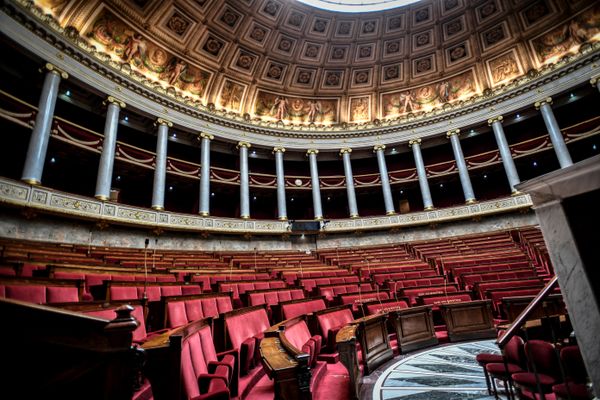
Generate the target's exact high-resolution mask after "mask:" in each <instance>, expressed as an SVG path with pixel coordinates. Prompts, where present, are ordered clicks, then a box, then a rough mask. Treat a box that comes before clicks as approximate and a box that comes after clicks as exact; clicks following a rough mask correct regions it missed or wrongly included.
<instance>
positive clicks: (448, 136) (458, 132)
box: [446, 128, 460, 139]
mask: <svg viewBox="0 0 600 400" xmlns="http://www.w3.org/2000/svg"><path fill="white" fill-rule="evenodd" d="M455 135H456V136H458V135H460V129H458V128H457V129H452V130H451V131H448V132H446V137H447V138H448V139H450V138H451V137H452V136H455Z"/></svg>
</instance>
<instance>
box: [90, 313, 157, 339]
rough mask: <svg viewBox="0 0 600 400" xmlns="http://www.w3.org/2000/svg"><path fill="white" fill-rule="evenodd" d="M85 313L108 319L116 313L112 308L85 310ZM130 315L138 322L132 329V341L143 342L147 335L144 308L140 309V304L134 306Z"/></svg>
mask: <svg viewBox="0 0 600 400" xmlns="http://www.w3.org/2000/svg"><path fill="white" fill-rule="evenodd" d="M85 314H86V315H91V316H94V317H98V318H103V319H108V320H112V319H115V317H116V313H115V310H114V309H106V310H98V311H87V312H85ZM131 315H132V316H133V317H135V319H137V320H138V322H139V323H140V324H139V326H138V327H137V328H136V330H135V331H133V341H134V342H135V343H138V344H139V343H143V342H145V341H146V339H147V337H148V336H147V332H146V322H145V318H144V310H143V309H142V307H141V306H134V307H133V311H132V312H131Z"/></svg>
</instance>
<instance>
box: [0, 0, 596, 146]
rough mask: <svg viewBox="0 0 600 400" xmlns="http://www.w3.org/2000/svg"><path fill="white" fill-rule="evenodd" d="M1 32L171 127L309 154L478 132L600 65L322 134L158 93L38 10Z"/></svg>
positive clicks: (0, 20) (584, 49)
mask: <svg viewBox="0 0 600 400" xmlns="http://www.w3.org/2000/svg"><path fill="white" fill-rule="evenodd" d="M0 31H2V32H3V33H4V34H5V35H7V36H8V37H11V38H12V39H13V40H15V41H17V42H19V43H28V49H29V50H30V51H32V52H33V53H34V54H36V55H38V56H40V57H42V58H43V59H45V60H48V62H51V63H53V64H54V65H57V66H58V67H59V68H61V69H62V70H64V71H65V72H67V73H69V74H71V75H75V76H76V77H77V79H78V80H81V81H82V82H84V83H85V84H89V85H92V86H93V87H96V88H102V90H103V91H106V92H107V94H108V95H111V94H112V92H116V93H118V95H119V97H120V98H123V99H124V100H125V101H127V102H129V103H130V104H136V108H139V109H140V110H141V111H142V112H147V113H151V114H153V115H156V116H157V117H161V116H162V117H167V115H166V114H168V118H169V119H170V120H173V121H176V123H177V124H178V125H180V126H182V127H183V128H186V129H190V130H194V129H198V128H197V127H198V125H206V126H203V130H207V131H209V132H211V133H213V134H215V135H217V136H219V137H222V138H224V139H227V140H239V137H240V132H244V133H245V134H247V139H248V140H251V141H252V142H253V143H255V144H257V145H264V146H268V147H272V146H274V145H276V144H277V141H278V140H280V139H279V138H282V137H283V138H286V142H285V143H283V145H285V147H286V148H288V149H303V148H306V147H305V143H306V140H307V139H318V140H319V147H320V148H321V149H323V150H333V151H337V150H338V149H339V140H340V139H341V138H344V139H347V143H348V145H351V146H352V147H353V148H366V147H370V145H371V143H372V138H373V136H380V137H381V141H383V142H385V143H387V144H392V143H394V144H395V143H400V142H404V141H407V140H408V139H409V137H412V138H414V137H415V136H417V137H421V138H425V137H430V136H438V135H440V133H441V132H444V131H445V129H444V126H446V127H447V125H448V122H449V121H452V122H453V124H455V126H467V125H471V124H473V123H478V122H481V121H485V120H486V119H487V115H485V114H487V113H488V110H489V108H490V107H491V106H493V107H494V108H495V109H496V111H497V112H499V113H501V114H509V113H511V112H512V111H514V110H517V109H520V108H523V107H526V106H529V105H531V104H532V103H533V102H534V101H535V100H536V97H538V98H539V93H544V94H545V95H553V94H557V93H560V92H561V91H564V90H567V89H568V88H570V87H573V86H575V85H578V84H580V83H582V82H586V81H589V80H590V79H591V77H592V76H595V75H598V67H597V66H594V65H595V64H594V62H597V61H598V60H599V59H600V52H599V51H598V49H600V42H596V43H591V44H587V45H585V46H581V48H580V49H579V51H578V53H575V54H572V55H568V56H565V57H561V58H560V59H559V60H557V61H556V62H555V63H548V64H546V65H544V66H542V67H541V68H539V69H537V70H532V71H530V73H528V74H526V75H524V76H521V77H518V78H516V79H514V80H512V81H510V82H509V83H507V84H504V85H500V86H498V87H497V88H494V89H491V90H490V91H485V92H484V93H481V94H476V95H474V96H472V97H469V98H468V99H465V100H461V101H459V102H456V103H448V104H445V105H444V107H441V108H434V109H432V110H430V111H426V112H420V113H416V114H414V115H410V114H409V115H404V116H400V117H398V118H394V119H387V120H384V121H375V120H374V121H371V122H367V123H357V124H338V125H331V126H318V127H315V126H304V125H294V124H281V123H277V122H274V121H252V120H247V119H245V118H244V116H243V115H235V114H231V113H228V112H226V111H225V110H217V109H214V108H212V109H211V108H210V107H208V106H205V105H203V104H202V103H201V102H199V101H197V100H194V99H190V98H187V97H185V96H181V95H179V94H177V93H174V92H173V93H172V92H169V91H167V90H164V89H160V88H157V87H155V85H153V84H152V82H149V81H146V80H145V79H144V78H140V77H139V76H137V75H135V74H134V73H132V72H131V71H130V70H128V69H127V68H123V67H122V65H121V64H120V63H117V62H114V61H111V60H110V59H108V58H106V57H104V56H103V55H102V53H99V52H98V51H97V50H96V49H94V48H92V47H90V46H89V45H88V44H87V43H86V42H85V40H82V39H81V38H79V37H78V33H77V32H76V31H73V32H72V31H71V30H70V29H69V28H62V27H61V26H60V25H58V23H57V22H56V21H55V20H54V19H53V18H52V17H50V16H48V15H45V14H43V13H41V12H39V10H37V9H36V8H35V6H33V5H32V4H31V3H30V2H25V1H19V2H18V3H17V5H16V6H11V7H5V8H4V9H3V10H2V12H0ZM590 66H591V67H592V68H589V67H590ZM116 93H115V94H116ZM198 120H200V121H203V122H200V123H199V121H198Z"/></svg>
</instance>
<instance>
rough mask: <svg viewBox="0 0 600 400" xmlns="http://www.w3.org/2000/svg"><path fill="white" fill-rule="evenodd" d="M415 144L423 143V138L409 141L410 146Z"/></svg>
mask: <svg viewBox="0 0 600 400" xmlns="http://www.w3.org/2000/svg"><path fill="white" fill-rule="evenodd" d="M413 144H418V145H420V144H421V139H411V140H409V141H408V147H412V145H413Z"/></svg>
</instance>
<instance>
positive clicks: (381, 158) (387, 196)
mask: <svg viewBox="0 0 600 400" xmlns="http://www.w3.org/2000/svg"><path fill="white" fill-rule="evenodd" d="M384 150H385V145H384V144H378V145H376V146H374V147H373V152H375V153H376V154H377V165H378V166H379V175H380V178H381V190H383V202H384V204H385V214H386V215H394V214H396V210H395V209H394V198H393V197H392V188H391V187H390V177H389V176H388V171H387V165H386V163H385V154H384V152H383V151H384Z"/></svg>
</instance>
